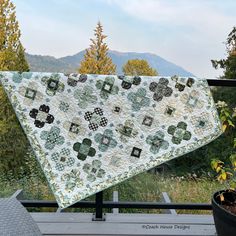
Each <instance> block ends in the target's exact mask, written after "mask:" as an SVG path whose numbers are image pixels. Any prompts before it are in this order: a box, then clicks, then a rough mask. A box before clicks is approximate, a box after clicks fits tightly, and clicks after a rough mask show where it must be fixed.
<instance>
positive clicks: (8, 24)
mask: <svg viewBox="0 0 236 236" xmlns="http://www.w3.org/2000/svg"><path fill="white" fill-rule="evenodd" d="M0 70H18V71H28V70H29V67H28V64H27V62H26V60H25V55H24V48H23V46H22V44H21V42H20V29H19V25H18V21H17V20H16V13H15V6H14V4H13V3H12V2H11V1H9V0H0ZM0 107H1V109H0V171H1V172H2V173H6V174H7V173H8V172H9V170H12V171H13V173H14V174H15V175H18V174H19V173H20V172H21V170H22V169H21V168H23V163H24V158H25V157H26V155H27V150H28V146H29V145H28V142H27V139H26V137H25V135H24V133H23V131H22V129H21V127H20V124H19V123H18V121H17V119H16V116H15V113H14V111H13V109H12V107H11V104H10V102H9V101H8V99H7V96H6V94H5V93H4V91H3V88H2V87H1V86H0Z"/></svg>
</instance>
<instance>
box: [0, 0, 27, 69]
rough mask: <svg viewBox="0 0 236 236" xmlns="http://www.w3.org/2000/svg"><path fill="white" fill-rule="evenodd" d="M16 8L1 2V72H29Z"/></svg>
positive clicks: (8, 0) (8, 2) (2, 0)
mask: <svg viewBox="0 0 236 236" xmlns="http://www.w3.org/2000/svg"><path fill="white" fill-rule="evenodd" d="M20 35H21V33H20V29H19V24H18V21H17V19H16V12H15V6H14V4H13V3H12V2H11V1H10V0H0V70H12V71H13V70H14V71H28V70H29V66H28V64H27V62H26V59H25V55H24V48H23V46H22V45H21V42H20Z"/></svg>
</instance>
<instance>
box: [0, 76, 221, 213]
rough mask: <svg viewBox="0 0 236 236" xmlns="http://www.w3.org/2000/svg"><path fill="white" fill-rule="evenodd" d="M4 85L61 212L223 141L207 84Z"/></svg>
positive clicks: (65, 79)
mask: <svg viewBox="0 0 236 236" xmlns="http://www.w3.org/2000/svg"><path fill="white" fill-rule="evenodd" d="M0 79H1V82H2V84H3V87H4V89H5V91H6V93H7V95H8V97H9V99H10V101H11V103H12V105H13V108H14V110H15V112H16V115H17V117H18V119H19V121H20V123H21V125H22V127H23V129H24V131H25V133H26V135H27V137H28V139H29V141H30V144H31V146H32V148H33V150H34V152H35V155H36V157H37V160H38V161H39V163H40V164H41V167H42V169H43V172H44V173H45V175H46V177H47V180H48V182H49V184H50V187H51V189H52V191H53V193H54V195H55V198H56V200H57V202H58V204H59V206H60V207H61V208H65V207H68V206H70V205H72V204H74V203H76V202H77V201H79V200H81V199H84V198H86V197H88V196H90V195H92V194H94V193H96V192H99V191H101V190H103V189H106V188H108V187H110V186H112V185H115V184H117V183H120V182H121V181H123V180H125V179H128V178H130V177H132V176H134V175H136V174H138V173H141V172H143V171H146V170H148V169H151V168H153V167H155V166H157V165H159V164H161V163H164V162H166V161H169V160H171V159H173V158H176V157H178V156H181V155H183V154H186V153H188V152H191V151H193V150H195V149H197V148H199V147H201V146H203V145H205V144H207V143H209V142H210V141H212V140H214V139H215V138H216V137H218V136H219V135H220V134H221V133H222V131H221V130H222V129H221V123H220V120H219V117H218V114H217V110H216V108H215V105H214V101H213V98H212V95H211V93H210V89H209V86H208V84H207V81H206V80H205V79H200V78H187V77H177V76H173V77H158V76H115V75H80V74H68V75H67V74H62V73H36V72H25V73H19V72H0ZM16 138H17V137H16ZM203 161H204V157H203Z"/></svg>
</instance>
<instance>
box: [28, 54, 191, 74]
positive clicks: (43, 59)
mask: <svg viewBox="0 0 236 236" xmlns="http://www.w3.org/2000/svg"><path fill="white" fill-rule="evenodd" d="M84 53H85V50H84V51H81V52H79V53H77V54H75V55H72V56H66V57H61V58H55V57H51V56H41V55H31V54H28V53H26V57H27V60H28V62H29V65H30V69H31V71H42V72H63V73H65V72H66V73H70V72H76V71H77V68H78V66H79V64H80V61H81V60H82V59H83V56H84ZM108 54H109V56H110V57H111V58H112V61H113V63H114V64H116V66H117V74H123V73H122V66H123V65H124V64H125V63H126V62H127V61H128V60H130V59H144V60H147V61H148V63H149V64H150V66H151V67H153V68H154V69H156V70H157V71H158V73H159V75H161V76H172V75H179V76H194V75H193V74H192V73H190V72H188V71H186V70H185V69H183V68H182V67H180V66H178V65H176V64H174V63H172V62H169V61H167V60H165V59H163V58H162V57H160V56H157V55H155V54H152V53H137V52H118V51H109V53H108Z"/></svg>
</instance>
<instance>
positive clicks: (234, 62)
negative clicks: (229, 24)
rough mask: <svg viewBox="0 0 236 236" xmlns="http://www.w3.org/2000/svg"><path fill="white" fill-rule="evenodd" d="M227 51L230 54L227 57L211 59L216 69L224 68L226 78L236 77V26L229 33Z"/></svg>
mask: <svg viewBox="0 0 236 236" xmlns="http://www.w3.org/2000/svg"><path fill="white" fill-rule="evenodd" d="M225 44H226V52H227V54H228V56H227V58H226V59H221V60H211V62H212V65H213V67H214V68H215V69H218V68H222V69H224V76H223V77H222V78H225V79H236V27H233V29H232V31H231V32H230V33H229V35H228V38H227V41H226V43H225Z"/></svg>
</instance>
